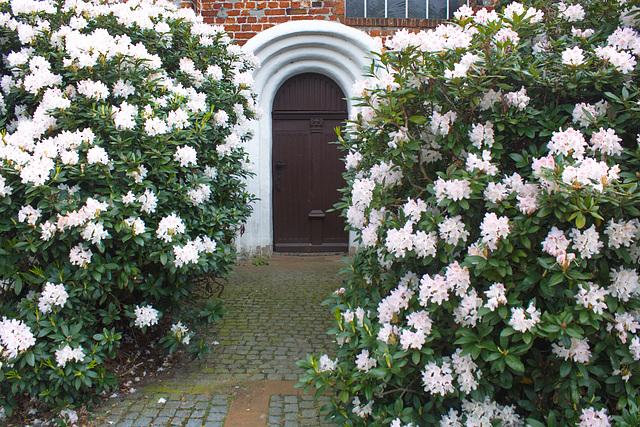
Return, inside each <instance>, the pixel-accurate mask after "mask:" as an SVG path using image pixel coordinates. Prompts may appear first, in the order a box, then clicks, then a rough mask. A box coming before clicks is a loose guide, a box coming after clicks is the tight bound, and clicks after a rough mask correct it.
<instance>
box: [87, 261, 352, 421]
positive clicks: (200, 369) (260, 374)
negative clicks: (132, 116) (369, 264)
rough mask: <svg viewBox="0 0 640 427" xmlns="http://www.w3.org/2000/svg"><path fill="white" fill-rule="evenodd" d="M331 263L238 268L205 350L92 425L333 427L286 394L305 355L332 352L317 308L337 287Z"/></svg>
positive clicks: (326, 319) (313, 405)
mask: <svg viewBox="0 0 640 427" xmlns="http://www.w3.org/2000/svg"><path fill="white" fill-rule="evenodd" d="M345 266H346V264H344V262H342V261H341V260H340V256H329V255H306V256H283V255H277V256H273V257H271V258H269V259H268V265H254V264H253V263H252V262H251V260H246V261H242V262H240V263H239V264H238V266H237V267H236V269H235V271H234V272H233V273H232V274H231V276H230V281H229V283H228V284H227V285H226V287H225V290H224V292H223V294H222V298H223V299H224V301H225V306H226V308H227V310H228V313H227V314H226V315H225V316H224V318H223V320H222V322H221V323H220V324H219V325H218V326H217V329H218V331H217V334H215V335H212V336H211V338H210V339H211V342H212V343H213V344H214V345H213V346H212V352H210V353H208V354H206V355H205V356H204V357H203V358H202V359H200V360H195V361H190V362H187V363H184V364H183V365H182V366H178V367H174V368H172V370H171V372H170V373H168V374H166V375H162V376H161V377H159V378H157V379H156V380H155V381H154V382H150V383H148V384H146V385H145V386H143V387H139V388H138V390H137V391H136V392H135V393H132V394H129V395H126V396H122V397H115V398H111V399H109V400H108V401H107V402H105V403H104V404H103V405H102V406H101V407H99V408H98V409H97V410H96V411H94V414H93V416H92V419H91V420H90V421H91V423H92V424H91V425H93V426H103V425H104V426H110V425H113V426H117V427H129V426H150V425H153V426H225V427H236V426H238V427H253V426H256V427H257V426H260V427H262V426H270V427H275V426H286V427H294V426H326V427H329V426H336V425H337V424H335V423H332V422H331V421H327V420H325V414H324V413H322V412H321V411H320V408H321V407H322V406H324V405H326V404H328V403H330V398H329V397H328V396H321V397H320V398H319V399H315V398H314V396H313V395H305V394H304V393H303V391H302V389H301V388H295V387H294V386H295V384H296V383H297V380H298V378H299V377H300V375H301V374H302V373H303V371H302V370H301V369H300V368H299V367H298V366H297V365H296V361H298V360H301V359H304V358H305V356H306V354H307V353H312V354H316V355H317V354H320V353H332V349H333V344H332V343H331V341H330V339H329V337H328V336H327V334H326V331H327V330H328V329H329V328H330V324H331V313H329V311H328V309H327V307H325V306H322V305H321V302H322V301H324V300H325V299H326V296H327V294H328V293H330V292H332V291H334V290H335V289H337V288H338V287H339V283H340V279H339V276H338V271H339V270H340V269H341V268H343V267H345Z"/></svg>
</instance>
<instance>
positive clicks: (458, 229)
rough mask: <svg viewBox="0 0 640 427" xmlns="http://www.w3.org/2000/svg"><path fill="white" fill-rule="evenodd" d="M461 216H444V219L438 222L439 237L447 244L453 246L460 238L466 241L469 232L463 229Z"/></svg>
mask: <svg viewBox="0 0 640 427" xmlns="http://www.w3.org/2000/svg"><path fill="white" fill-rule="evenodd" d="M461 218H462V217H461V216H460V215H457V216H454V217H453V218H449V217H446V218H445V219H444V221H442V222H441V223H440V224H438V230H439V232H440V238H441V239H443V240H444V241H445V242H446V243H447V244H448V245H452V246H455V245H457V244H458V242H459V241H460V240H462V241H463V242H466V241H467V239H468V238H469V232H468V231H467V230H466V229H465V225H464V223H463V222H462V221H461Z"/></svg>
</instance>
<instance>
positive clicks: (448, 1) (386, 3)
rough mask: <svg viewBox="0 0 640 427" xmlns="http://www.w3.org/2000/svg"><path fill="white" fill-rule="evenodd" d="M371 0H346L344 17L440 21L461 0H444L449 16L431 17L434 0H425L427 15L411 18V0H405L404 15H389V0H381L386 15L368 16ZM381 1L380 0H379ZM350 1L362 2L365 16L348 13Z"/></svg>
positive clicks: (469, 4)
mask: <svg viewBox="0 0 640 427" xmlns="http://www.w3.org/2000/svg"><path fill="white" fill-rule="evenodd" d="M370 1H374V0H345V4H344V5H345V13H344V17H345V18H346V19H354V20H355V19H362V18H364V19H365V20H367V21H368V20H372V19H385V20H407V19H408V20H428V21H435V20H440V21H445V20H447V19H450V18H448V17H449V16H451V13H452V12H451V3H452V2H457V1H460V0H444V1H445V2H446V5H447V14H446V16H447V18H430V17H429V3H430V1H432V0H424V2H425V16H424V17H420V18H415V17H412V18H409V17H408V14H409V0H404V17H389V0H381V1H383V2H384V16H367V5H368V2H370ZM379 1H380V0H379ZM463 1H466V5H467V6H472V4H473V3H475V2H474V1H473V0H463ZM348 2H358V3H360V4H362V7H363V11H364V13H362V15H364V16H351V15H347V10H348V7H347V3H348Z"/></svg>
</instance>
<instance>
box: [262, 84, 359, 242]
mask: <svg viewBox="0 0 640 427" xmlns="http://www.w3.org/2000/svg"><path fill="white" fill-rule="evenodd" d="M346 118H347V103H346V101H345V100H344V94H343V93H342V91H341V90H340V88H339V87H338V85H336V83H335V82H333V81H332V80H331V79H329V78H328V77H325V76H323V75H320V74H312V73H307V74H300V75H298V76H295V77H293V78H291V79H289V80H287V81H286V82H285V83H284V85H283V86H282V87H281V88H280V90H278V93H277V94H276V97H275V100H274V103H273V158H272V161H273V165H272V166H273V170H272V173H273V175H272V176H273V245H274V250H275V251H277V252H336V251H339V252H345V251H347V249H348V244H349V239H348V235H347V232H346V231H344V221H343V219H342V218H341V217H340V216H339V213H338V212H327V211H328V210H329V209H331V208H332V207H333V205H334V204H335V203H336V202H338V201H339V200H340V196H341V194H340V192H339V191H338V189H339V188H343V187H344V186H345V182H344V179H343V178H342V171H343V170H344V163H343V162H342V161H341V160H340V157H341V153H340V151H339V150H338V145H336V144H331V142H334V141H336V140H337V136H336V133H335V128H337V127H340V126H341V125H342V124H343V122H344V120H346Z"/></svg>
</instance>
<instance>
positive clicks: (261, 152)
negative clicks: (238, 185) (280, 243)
mask: <svg viewBox="0 0 640 427" xmlns="http://www.w3.org/2000/svg"><path fill="white" fill-rule="evenodd" d="M377 49H378V48H377V45H376V43H375V41H374V39H373V38H371V37H370V36H369V35H368V34H366V33H364V32H362V31H360V30H356V29H354V28H351V27H347V26H346V25H343V24H339V23H337V22H331V21H317V20H309V21H292V22H287V23H284V24H280V25H277V26H275V27H272V28H270V29H268V30H266V31H263V32H261V33H258V34H257V35H256V36H255V37H253V38H252V39H250V40H249V41H248V42H247V43H246V44H245V45H244V46H243V50H245V51H248V52H252V53H253V54H254V55H256V56H257V57H258V58H259V59H260V62H261V67H260V68H259V69H258V70H257V71H256V72H255V73H254V80H255V84H254V91H255V92H256V94H257V96H258V104H259V105H260V107H261V108H262V111H263V114H262V116H261V118H260V119H259V120H257V121H256V122H255V123H254V125H253V133H254V137H253V139H252V140H251V141H250V142H249V143H248V146H247V151H248V153H249V159H250V161H251V162H252V163H253V165H254V166H253V167H254V172H255V173H256V175H255V177H254V178H253V179H250V180H249V182H248V191H249V192H250V193H252V194H254V195H256V196H257V197H258V198H259V199H260V200H257V201H256V202H254V204H253V207H254V210H253V214H252V215H251V217H250V218H249V220H248V221H247V224H246V227H245V231H244V234H243V235H242V236H239V237H238V238H237V240H236V246H237V249H238V250H239V251H240V252H242V253H267V254H268V253H271V250H272V247H273V216H272V215H273V209H272V200H271V199H272V193H271V192H272V179H271V173H272V167H271V163H272V159H271V137H272V133H271V124H272V122H271V108H272V106H273V100H274V98H275V95H276V93H277V91H278V89H279V88H280V87H281V86H282V84H283V83H284V82H286V81H287V80H288V79H289V78H291V77H293V76H295V75H298V74H302V73H308V72H313V73H318V74H323V75H325V76H327V77H329V78H331V79H332V80H334V81H335V82H336V83H337V84H338V85H339V86H340V88H341V89H342V91H343V92H344V94H345V96H347V97H350V96H351V88H352V86H353V83H355V81H356V80H358V79H360V78H361V76H362V75H363V70H364V68H365V67H367V66H368V65H370V63H371V54H370V53H371V52H372V51H375V50H377ZM351 104H352V103H351V101H348V108H349V110H351V106H352V105H351Z"/></svg>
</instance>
